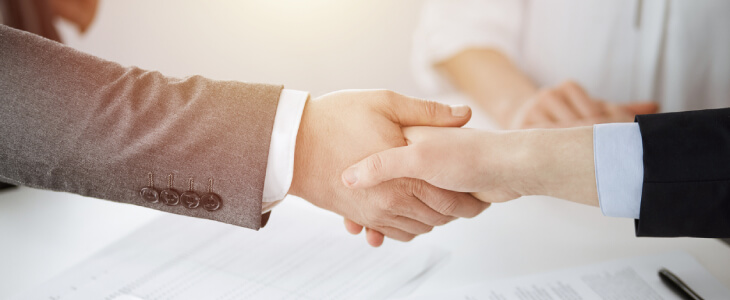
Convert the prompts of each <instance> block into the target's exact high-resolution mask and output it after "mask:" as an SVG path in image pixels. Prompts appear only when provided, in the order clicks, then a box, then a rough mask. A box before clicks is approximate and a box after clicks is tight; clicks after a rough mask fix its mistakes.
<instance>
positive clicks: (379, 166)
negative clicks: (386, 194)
mask: <svg viewBox="0 0 730 300" xmlns="http://www.w3.org/2000/svg"><path fill="white" fill-rule="evenodd" d="M383 166H384V165H383V157H382V155H381V154H380V153H375V154H373V155H372V156H370V158H368V160H367V162H366V163H365V167H366V169H367V171H368V172H369V173H371V174H380V172H382V171H383V168H384V167H383Z"/></svg>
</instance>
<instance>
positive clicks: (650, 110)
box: [619, 102, 659, 115]
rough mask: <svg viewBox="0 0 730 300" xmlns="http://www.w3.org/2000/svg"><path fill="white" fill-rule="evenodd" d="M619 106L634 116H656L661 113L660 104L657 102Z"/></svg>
mask: <svg viewBox="0 0 730 300" xmlns="http://www.w3.org/2000/svg"><path fill="white" fill-rule="evenodd" d="M619 106H620V107H621V108H622V109H624V110H625V111H627V112H628V113H630V114H633V115H646V114H655V113H657V112H659V104H657V103H656V102H633V103H629V104H623V105H619Z"/></svg>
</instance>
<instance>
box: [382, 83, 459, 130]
mask: <svg viewBox="0 0 730 300" xmlns="http://www.w3.org/2000/svg"><path fill="white" fill-rule="evenodd" d="M385 97H387V99H388V102H387V107H386V111H387V112H389V113H388V115H389V117H390V120H391V121H393V122H395V123H398V124H400V125H401V126H441V127H461V126H464V124H466V123H467V122H469V119H470V118H471V108H469V106H466V105H451V106H450V105H446V104H443V103H439V102H435V101H427V100H422V99H416V98H411V97H407V96H403V95H400V94H397V93H394V92H386V96H385Z"/></svg>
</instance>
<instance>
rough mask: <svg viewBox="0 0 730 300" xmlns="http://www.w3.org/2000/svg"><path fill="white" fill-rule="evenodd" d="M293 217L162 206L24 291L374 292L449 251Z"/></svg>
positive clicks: (74, 294) (304, 295)
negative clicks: (236, 220) (260, 225)
mask: <svg viewBox="0 0 730 300" xmlns="http://www.w3.org/2000/svg"><path fill="white" fill-rule="evenodd" d="M288 217H291V216H286V215H283V214H278V215H277V216H276V218H277V219H276V220H273V219H272V222H270V223H269V224H268V225H267V227H266V228H264V229H262V230H261V231H259V232H256V231H253V230H249V229H245V228H240V227H234V226H230V225H226V224H221V223H218V222H212V221H207V220H200V219H193V218H186V217H180V216H173V215H165V216H163V217H161V218H160V219H157V220H155V221H153V222H152V223H150V224H148V225H146V226H143V227H142V228H141V229H140V230H138V231H136V232H134V233H132V234H131V235H129V236H127V237H125V238H123V239H121V240H119V241H118V242H116V243H114V244H112V245H110V246H109V247H107V248H106V249H105V250H103V251H101V252H100V253H98V254H96V255H95V256H93V257H91V258H89V259H88V260H86V261H84V262H82V263H81V264H79V265H77V266H76V267H74V268H72V269H70V270H68V271H66V272H65V273H64V274H61V275H60V276H59V277H57V278H56V279H54V280H52V281H50V282H48V283H47V284H45V285H44V286H41V287H38V288H36V289H34V290H33V291H31V292H29V293H28V294H26V295H22V296H21V297H20V299H44V300H66V299H109V300H138V299H145V300H147V299H195V300H200V299H223V300H227V299H378V298H384V297H387V296H389V295H391V294H393V293H394V292H396V291H397V290H398V289H399V288H400V287H402V286H405V285H406V284H408V283H409V282H411V281H413V280H415V279H416V278H418V277H419V276H421V275H423V274H424V273H425V272H427V271H428V270H429V268H431V267H432V266H433V265H434V264H435V263H436V262H438V261H439V260H441V259H442V258H443V257H444V255H445V253H444V252H442V251H441V250H437V249H428V248H426V249H424V248H423V247H420V248H414V247H411V246H409V245H408V244H402V243H393V244H391V245H386V246H390V247H385V248H381V249H375V248H372V247H370V246H368V245H367V243H366V242H365V241H364V239H363V238H362V237H352V236H350V235H349V234H348V233H346V231H345V230H344V228H342V227H340V226H332V224H331V223H330V224H324V223H321V222H320V223H318V221H317V220H316V218H309V219H306V220H305V221H302V220H301V217H300V218H299V219H298V220H297V222H293V221H287V218H288ZM294 218H295V219H296V217H294ZM304 222H306V223H304ZM338 225H339V224H338Z"/></svg>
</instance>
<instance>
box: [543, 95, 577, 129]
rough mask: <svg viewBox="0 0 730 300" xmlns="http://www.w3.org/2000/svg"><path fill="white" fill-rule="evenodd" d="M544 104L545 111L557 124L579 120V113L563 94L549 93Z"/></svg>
mask: <svg viewBox="0 0 730 300" xmlns="http://www.w3.org/2000/svg"><path fill="white" fill-rule="evenodd" d="M544 97H545V100H544V102H543V103H542V107H543V110H544V111H545V112H546V113H547V115H548V116H549V117H550V118H551V119H552V120H553V121H555V122H565V121H572V120H576V119H578V118H579V116H578V112H576V111H574V110H573V109H572V108H571V106H570V105H569V104H568V103H569V101H568V99H567V97H565V95H563V93H560V92H557V91H549V92H547V93H546V94H545V96H544Z"/></svg>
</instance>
